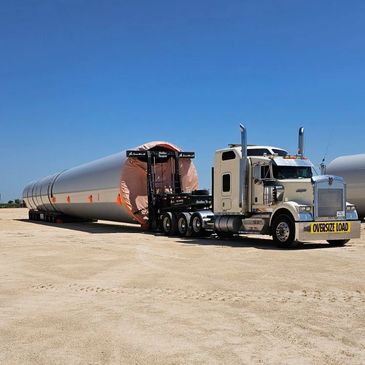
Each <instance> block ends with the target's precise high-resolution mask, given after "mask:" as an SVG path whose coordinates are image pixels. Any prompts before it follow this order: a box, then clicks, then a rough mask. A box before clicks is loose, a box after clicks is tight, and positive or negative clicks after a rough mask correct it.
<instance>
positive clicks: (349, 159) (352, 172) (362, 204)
mask: <svg viewBox="0 0 365 365" xmlns="http://www.w3.org/2000/svg"><path fill="white" fill-rule="evenodd" d="M326 174H329V175H337V176H341V177H343V178H344V179H345V182H346V187H347V201H348V202H350V203H352V204H355V206H356V209H357V213H358V215H359V217H361V218H364V217H365V154H358V155H349V156H341V157H337V158H336V159H334V160H333V161H332V162H330V163H329V164H328V166H327V167H326Z"/></svg>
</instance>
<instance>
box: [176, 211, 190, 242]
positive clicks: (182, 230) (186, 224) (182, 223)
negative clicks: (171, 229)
mask: <svg viewBox="0 0 365 365" xmlns="http://www.w3.org/2000/svg"><path fill="white" fill-rule="evenodd" d="M177 232H178V233H179V236H182V237H189V236H191V234H192V229H191V215H190V214H189V213H180V214H179V215H178V216H177Z"/></svg>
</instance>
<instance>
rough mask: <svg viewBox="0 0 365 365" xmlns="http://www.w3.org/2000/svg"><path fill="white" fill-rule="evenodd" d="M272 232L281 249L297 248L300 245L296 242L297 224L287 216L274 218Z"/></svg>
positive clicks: (281, 215)
mask: <svg viewBox="0 0 365 365" xmlns="http://www.w3.org/2000/svg"><path fill="white" fill-rule="evenodd" d="M271 232H272V238H273V240H274V242H275V243H276V245H277V246H279V247H281V248H295V247H298V246H299V245H300V243H299V242H297V241H294V238H295V224H294V222H293V220H292V219H291V218H290V216H288V215H287V214H280V215H279V216H277V217H276V218H274V222H273V224H272V230H271Z"/></svg>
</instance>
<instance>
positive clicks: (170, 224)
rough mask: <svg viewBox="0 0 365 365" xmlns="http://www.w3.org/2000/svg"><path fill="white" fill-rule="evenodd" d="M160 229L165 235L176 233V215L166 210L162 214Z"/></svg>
mask: <svg viewBox="0 0 365 365" xmlns="http://www.w3.org/2000/svg"><path fill="white" fill-rule="evenodd" d="M161 229H162V232H163V233H164V234H165V235H166V236H173V235H174V234H175V233H176V217H175V214H174V213H171V212H166V213H164V214H163V215H162V218H161Z"/></svg>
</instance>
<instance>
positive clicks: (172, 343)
mask: <svg viewBox="0 0 365 365" xmlns="http://www.w3.org/2000/svg"><path fill="white" fill-rule="evenodd" d="M26 217H27V210H26V209H1V210H0V278H1V281H0V363H1V364H148V365H149V364H152V365H153V364H280V365H282V364H296V365H298V364H331V365H335V364H341V365H343V364H359V365H360V364H365V265H364V263H365V238H364V236H365V235H364V228H365V226H364V227H363V228H362V235H363V236H362V238H361V239H360V240H353V241H351V242H350V243H349V244H348V246H346V247H341V248H330V247H329V246H328V245H327V244H325V243H316V244H306V245H305V246H304V247H303V248H302V249H298V250H289V251H283V250H278V249H276V248H275V246H273V244H272V243H271V240H269V239H263V238H260V239H257V238H242V239H238V240H236V241H221V240H211V239H202V240H194V239H189V240H183V239H179V238H168V237H161V236H155V235H151V234H148V233H143V232H141V231H140V230H139V229H138V228H136V227H133V226H127V225H117V224H111V223H106V222H102V223H85V224H62V225H51V224H45V223H31V222H28V221H27V220H26Z"/></svg>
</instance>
